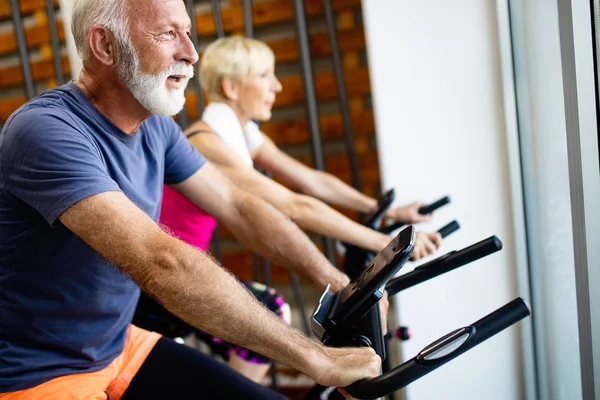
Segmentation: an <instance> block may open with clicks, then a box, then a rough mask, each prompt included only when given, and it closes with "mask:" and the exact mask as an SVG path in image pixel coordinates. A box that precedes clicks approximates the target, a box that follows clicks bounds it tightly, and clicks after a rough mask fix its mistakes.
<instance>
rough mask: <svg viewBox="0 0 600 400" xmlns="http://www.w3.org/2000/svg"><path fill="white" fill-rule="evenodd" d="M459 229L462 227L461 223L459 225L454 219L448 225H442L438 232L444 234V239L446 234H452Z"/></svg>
mask: <svg viewBox="0 0 600 400" xmlns="http://www.w3.org/2000/svg"><path fill="white" fill-rule="evenodd" d="M459 229H460V225H459V223H458V221H457V220H454V221H452V222H450V223H448V224H447V225H444V226H442V227H441V228H440V229H439V230H438V233H439V234H440V235H442V239H443V238H445V237H446V236H448V235H450V234H451V233H454V232H455V231H457V230H459Z"/></svg>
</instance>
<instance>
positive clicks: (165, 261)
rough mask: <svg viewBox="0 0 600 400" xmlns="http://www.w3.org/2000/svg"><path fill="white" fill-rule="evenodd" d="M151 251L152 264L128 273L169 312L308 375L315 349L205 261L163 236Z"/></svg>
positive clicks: (220, 269)
mask: <svg viewBox="0 0 600 400" xmlns="http://www.w3.org/2000/svg"><path fill="white" fill-rule="evenodd" d="M163 236H167V235H166V234H165V235H163ZM151 252H152V253H153V254H155V256H154V257H152V262H150V264H151V265H145V266H144V267H143V268H142V267H140V268H139V272H136V271H135V270H134V268H129V271H130V273H133V275H135V276H134V278H135V279H136V280H137V281H138V284H140V286H141V287H142V289H143V290H145V291H147V292H148V293H150V294H151V295H153V296H155V297H156V298H157V299H158V300H159V301H160V302H161V303H162V304H164V306H165V307H166V308H167V309H168V310H170V311H171V312H173V313H174V314H176V315H178V316H179V317H181V318H182V319H183V320H185V321H187V322H188V323H190V324H191V325H193V326H195V327H197V328H199V329H202V330H204V331H206V332H208V333H210V334H212V335H214V336H216V337H219V338H221V339H223V340H227V341H230V342H232V343H236V344H238V345H240V346H243V347H247V348H249V349H251V350H254V351H256V352H258V353H260V354H263V355H265V356H267V357H269V358H272V359H274V360H277V361H278V362H280V363H283V364H286V365H289V366H291V367H293V368H297V369H299V370H301V371H303V372H307V371H308V370H309V368H310V366H309V364H310V360H308V359H307V358H306V357H307V355H308V354H313V353H315V352H316V351H317V345H316V344H315V343H314V342H312V341H311V340H310V339H308V338H307V337H305V336H304V335H302V334H301V333H300V332H298V331H296V330H295V329H293V328H291V327H290V326H288V325H287V324H285V323H284V322H283V321H282V320H281V319H279V318H277V317H276V316H275V315H274V314H273V313H272V312H271V311H269V310H268V309H267V308H266V307H264V306H263V305H262V304H260V303H259V302H258V301H257V300H256V299H255V298H254V297H253V296H252V295H251V294H250V293H249V292H248V291H247V290H246V289H245V288H244V287H243V286H242V285H241V284H240V283H239V282H238V281H237V280H236V279H235V278H234V277H233V276H232V275H231V274H230V273H228V272H227V271H226V270H224V269H223V268H221V267H219V266H218V265H217V264H216V262H215V261H214V260H212V259H211V257H210V256H208V255H206V254H204V253H202V252H201V251H199V250H196V249H194V248H193V247H191V246H188V245H187V244H185V243H183V242H181V241H179V240H177V239H175V238H171V237H166V238H165V237H162V236H161V237H160V239H158V240H155V241H153V249H152V251H151ZM232 321H235V323H231V322H232Z"/></svg>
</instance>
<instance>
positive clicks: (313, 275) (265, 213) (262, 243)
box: [222, 190, 347, 289]
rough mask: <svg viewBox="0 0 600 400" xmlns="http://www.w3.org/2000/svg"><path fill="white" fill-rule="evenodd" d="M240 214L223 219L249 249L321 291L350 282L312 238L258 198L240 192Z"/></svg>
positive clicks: (336, 287)
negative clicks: (330, 286)
mask: <svg viewBox="0 0 600 400" xmlns="http://www.w3.org/2000/svg"><path fill="white" fill-rule="evenodd" d="M236 199H237V200H236V208H237V213H236V215H235V217H234V218H229V219H226V220H223V221H222V222H223V223H225V225H227V226H228V228H229V229H230V230H231V231H232V232H235V234H236V236H237V237H238V238H239V239H240V240H241V241H242V242H243V243H244V244H246V245H247V246H248V247H250V248H251V249H253V250H254V251H256V252H258V253H260V254H261V255H263V256H265V257H267V258H269V259H270V260H272V261H274V262H276V263H278V264H281V265H283V266H285V267H288V268H290V269H292V270H293V271H294V272H297V273H298V274H299V275H301V276H303V277H305V278H307V279H309V280H310V281H311V282H312V283H313V284H315V285H316V286H318V287H319V288H324V287H325V286H326V285H327V284H331V285H332V286H333V288H334V289H339V288H340V286H341V285H344V284H346V283H347V280H346V278H345V276H344V275H343V274H341V273H340V272H339V270H337V269H336V268H335V267H333V266H332V265H331V264H330V263H329V261H327V259H326V258H325V257H324V256H323V254H322V253H321V252H320V251H319V250H318V249H317V247H316V246H315V245H314V244H313V243H312V242H311V241H310V239H309V238H308V237H307V236H306V235H305V234H304V232H302V231H301V230H300V229H299V228H298V227H297V226H296V225H295V224H294V223H293V222H291V221H290V220H289V219H288V218H287V217H286V216H285V215H283V214H281V213H280V212H279V211H277V210H276V209H275V208H274V207H272V206H271V205H269V204H268V203H265V202H264V201H262V200H260V199H259V198H258V197H255V196H253V195H250V194H248V193H247V192H245V191H242V190H240V193H239V194H238V195H237V196H236Z"/></svg>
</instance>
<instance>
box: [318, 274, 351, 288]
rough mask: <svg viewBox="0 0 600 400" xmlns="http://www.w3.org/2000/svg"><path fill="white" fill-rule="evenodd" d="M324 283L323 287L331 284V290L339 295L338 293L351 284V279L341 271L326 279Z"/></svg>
mask: <svg viewBox="0 0 600 400" xmlns="http://www.w3.org/2000/svg"><path fill="white" fill-rule="evenodd" d="M324 283H325V285H323V287H325V286H327V284H329V285H331V288H330V290H331V291H332V292H333V293H337V292H338V291H340V290H342V289H343V288H345V287H346V286H348V284H349V283H350V278H348V275H346V274H344V273H343V272H341V271H340V270H334V271H333V273H332V274H331V276H330V277H328V278H327V279H325V282H324Z"/></svg>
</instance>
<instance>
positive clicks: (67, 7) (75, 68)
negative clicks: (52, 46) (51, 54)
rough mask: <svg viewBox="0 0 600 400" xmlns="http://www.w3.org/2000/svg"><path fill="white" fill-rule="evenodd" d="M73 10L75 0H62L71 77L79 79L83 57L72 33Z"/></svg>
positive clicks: (61, 5) (61, 8)
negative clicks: (78, 50) (80, 55)
mask: <svg viewBox="0 0 600 400" xmlns="http://www.w3.org/2000/svg"><path fill="white" fill-rule="evenodd" d="M72 10H73V0H60V15H61V18H62V21H63V27H64V30H65V42H66V47H67V54H68V56H69V65H70V67H71V79H77V78H78V77H79V72H80V71H81V58H79V55H78V54H77V48H76V47H75V40H74V39H73V35H72V34H71V14H72Z"/></svg>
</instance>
